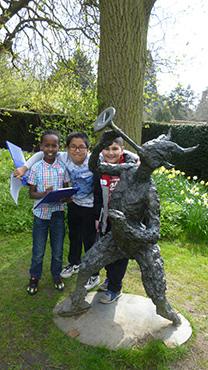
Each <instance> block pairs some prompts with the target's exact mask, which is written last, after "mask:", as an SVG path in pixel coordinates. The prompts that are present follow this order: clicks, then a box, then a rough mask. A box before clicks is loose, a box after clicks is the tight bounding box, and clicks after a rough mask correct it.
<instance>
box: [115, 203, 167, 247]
mask: <svg viewBox="0 0 208 370" xmlns="http://www.w3.org/2000/svg"><path fill="white" fill-rule="evenodd" d="M108 215H109V217H110V221H111V228H112V232H113V236H114V238H115V240H116V242H117V244H118V245H119V244H121V243H122V242H123V246H122V248H124V249H128V248H129V245H130V244H132V243H133V244H134V245H135V249H137V248H138V246H145V245H147V244H155V243H157V241H158V239H159V237H160V234H159V230H158V228H150V229H148V228H147V227H145V225H143V224H136V225H133V226H132V225H130V224H129V222H128V220H127V218H126V217H125V215H124V214H123V212H120V211H117V210H114V209H110V210H109V212H108Z"/></svg>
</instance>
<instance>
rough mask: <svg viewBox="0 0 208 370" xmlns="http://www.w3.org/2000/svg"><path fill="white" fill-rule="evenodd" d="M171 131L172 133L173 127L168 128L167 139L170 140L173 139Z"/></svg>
mask: <svg viewBox="0 0 208 370" xmlns="http://www.w3.org/2000/svg"><path fill="white" fill-rule="evenodd" d="M171 133H172V127H171V128H170V129H169V130H168V133H167V135H166V137H165V140H170V139H171Z"/></svg>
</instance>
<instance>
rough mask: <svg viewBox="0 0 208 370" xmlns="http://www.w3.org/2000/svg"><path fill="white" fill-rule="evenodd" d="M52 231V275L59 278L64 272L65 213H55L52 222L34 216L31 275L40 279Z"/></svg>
mask: <svg viewBox="0 0 208 370" xmlns="http://www.w3.org/2000/svg"><path fill="white" fill-rule="evenodd" d="M48 230H50V244H51V251H52V257H51V275H52V277H53V278H58V277H59V276H60V273H61V270H62V261H63V244H64V236H65V223H64V212H63V211H58V212H53V213H52V216H51V219H50V220H45V219H41V218H38V217H36V216H34V221H33V249H32V262H31V266H30V275H31V277H34V278H36V279H38V280H39V279H40V278H41V275H42V268H43V257H44V254H45V248H46V242H47V238H48Z"/></svg>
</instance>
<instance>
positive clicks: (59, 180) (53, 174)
mask: <svg viewBox="0 0 208 370" xmlns="http://www.w3.org/2000/svg"><path fill="white" fill-rule="evenodd" d="M68 181H69V176H68V173H67V169H66V166H65V165H64V163H63V162H61V161H58V160H57V159H56V160H55V161H54V163H53V164H49V163H47V162H45V161H44V159H41V160H40V161H39V162H37V163H35V164H34V165H33V166H32V168H31V171H30V175H29V179H28V184H30V185H35V186H37V192H39V193H41V192H43V191H45V190H46V187H49V186H53V190H58V189H60V188H63V184H64V182H68ZM40 200H41V199H37V200H35V202H34V206H36V204H38V203H39V202H40ZM64 209H65V205H64V204H63V203H61V202H59V203H48V204H43V205H41V206H40V207H38V208H36V209H34V208H33V213H34V215H35V216H37V217H39V218H42V219H48V220H49V219H50V218H51V215H52V212H56V211H64Z"/></svg>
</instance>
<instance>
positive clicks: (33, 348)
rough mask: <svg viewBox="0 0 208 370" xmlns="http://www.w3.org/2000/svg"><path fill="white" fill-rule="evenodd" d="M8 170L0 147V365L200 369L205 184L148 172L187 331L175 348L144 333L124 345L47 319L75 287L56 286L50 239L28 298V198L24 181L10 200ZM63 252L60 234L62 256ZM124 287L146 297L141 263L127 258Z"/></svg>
mask: <svg viewBox="0 0 208 370" xmlns="http://www.w3.org/2000/svg"><path fill="white" fill-rule="evenodd" d="M12 170H13V164H12V161H11V159H10V155H9V153H8V151H7V150H0V186H1V197H0V230H1V231H0V281H1V284H0V302H1V303H0V368H1V369H7V370H23V369H34V370H36V369H37V370H39V369H41V370H45V369H49V370H53V369H59V370H68V369H70V370H82V369H89V370H94V369H95V370H103V369H108V370H114V369H116V370H121V369H122V370H131V369H132V370H133V369H139V370H168V369H171V370H172V369H175V367H176V368H177V370H178V369H180V370H181V369H183V370H184V369H186V367H185V365H184V364H186V362H187V361H188V364H189V367H187V369H196V370H206V369H207V357H206V356H205V350H204V348H205V343H206V341H207V334H206V332H207V329H208V324H207V301H208V294H207V292H208V278H207V267H208V266H207V265H208V249H207V233H206V230H207V225H208V222H207V221H208V220H207V217H208V216H207V201H206V199H207V196H206V195H205V194H206V186H207V184H203V183H202V184H201V183H199V184H196V183H195V182H194V185H193V186H192V187H190V185H189V184H192V182H193V181H195V180H193V179H192V180H191V181H192V182H189V180H188V179H186V178H185V177H184V175H181V174H176V175H175V174H174V175H175V176H172V175H173V173H170V172H167V173H165V171H162V172H161V173H158V174H155V175H154V177H155V181H156V183H157V188H158V191H159V194H161V203H162V209H161V221H162V227H161V235H162V239H161V240H160V242H159V245H160V247H161V255H162V257H163V259H164V263H165V272H166V280H167V298H168V300H169V301H170V302H171V304H172V305H173V307H175V308H176V309H178V310H179V312H180V313H181V314H182V315H184V316H185V317H186V318H187V319H188V320H189V321H190V323H191V325H192V328H193V335H192V337H191V338H190V339H189V341H188V342H187V343H186V344H184V345H182V346H180V347H176V348H174V349H173V348H168V347H166V346H165V345H164V344H163V343H162V342H161V341H155V340H152V339H149V340H147V341H146V342H144V343H138V345H137V346H135V347H134V348H132V349H129V350H123V349H122V350H121V349H119V350H117V351H111V350H108V349H106V348H105V347H90V346H87V345H84V344H81V343H80V342H79V341H78V340H77V339H71V338H70V337H69V336H67V335H66V334H64V333H63V332H62V331H60V330H59V329H58V328H57V326H56V325H55V324H54V323H53V314H52V310H53V308H54V307H55V305H56V304H57V303H58V302H59V301H60V300H62V299H64V298H66V297H67V296H69V295H70V294H71V293H72V292H73V291H74V289H75V284H76V276H72V277H71V278H70V279H67V280H66V287H65V289H64V291H63V292H57V291H56V290H55V289H54V287H53V282H52V278H51V275H50V246H49V244H48V245H47V249H46V255H45V258H44V268H43V276H42V279H41V281H40V284H39V291H38V294H37V295H35V296H33V297H31V296H29V295H28V293H27V291H26V286H27V283H28V279H29V267H30V260H31V250H32V222H33V215H32V204H33V201H32V200H30V199H29V197H28V187H26V186H24V187H22V188H21V190H20V194H19V200H18V206H17V205H16V204H15V203H14V201H13V199H12V198H11V195H10V174H11V173H12ZM169 175H171V176H169ZM168 176H169V177H168ZM194 186H196V187H197V188H199V191H198V190H197V189H196V188H194ZM184 189H185V190H184ZM189 189H191V190H189ZM183 191H186V194H184V193H183ZM190 192H191V193H190ZM189 193H190V194H191V195H189ZM197 193H199V194H198V195H197ZM191 197H192V198H191ZM186 199H193V202H191V203H188V202H187V201H186ZM196 199H197V200H196ZM198 200H200V201H201V203H200V202H198ZM199 203H200V204H199ZM196 214H197V217H196ZM192 223H193V225H192ZM67 253H68V238H67V237H66V239H65V247H64V261H65V263H66V261H67ZM104 275H105V271H104V269H103V270H102V271H101V276H103V278H104ZM123 292H124V293H131V294H139V295H143V296H145V291H144V288H143V285H142V282H141V276H140V270H139V268H138V266H137V264H136V262H135V261H133V260H131V261H129V265H128V269H127V273H126V275H125V278H124V280H123ZM138 319H139V318H138ZM206 349H207V345H206ZM183 361H185V362H183ZM177 366H178V367H177Z"/></svg>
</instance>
